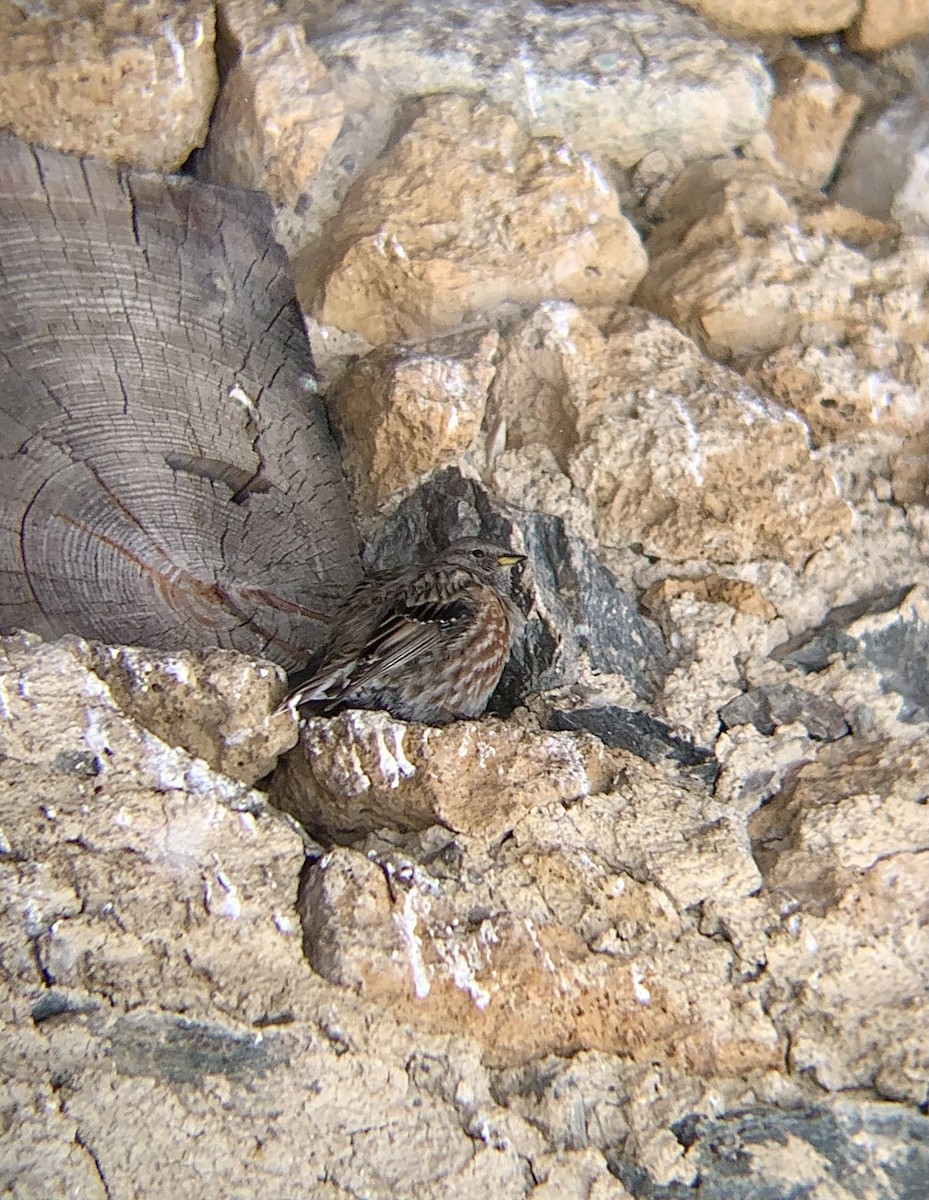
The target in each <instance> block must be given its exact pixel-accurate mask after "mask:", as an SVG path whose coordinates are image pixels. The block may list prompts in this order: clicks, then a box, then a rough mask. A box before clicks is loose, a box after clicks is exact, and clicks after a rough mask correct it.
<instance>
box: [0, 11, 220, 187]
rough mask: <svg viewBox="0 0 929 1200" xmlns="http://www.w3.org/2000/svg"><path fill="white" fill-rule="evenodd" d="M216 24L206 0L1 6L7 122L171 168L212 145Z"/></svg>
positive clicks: (140, 163)
mask: <svg viewBox="0 0 929 1200" xmlns="http://www.w3.org/2000/svg"><path fill="white" fill-rule="evenodd" d="M214 25H215V11H214V7H213V5H212V4H208V3H205V2H204V0H183V2H181V3H177V4H172V5H170V6H168V7H167V8H165V7H163V6H159V5H157V4H148V3H143V4H135V3H132V0H117V3H110V4H106V5H103V6H102V7H100V6H94V5H87V6H85V5H83V4H81V3H77V4H73V5H71V4H69V5H66V6H64V7H62V6H60V5H49V6H45V5H30V6H27V8H26V9H25V10H24V9H22V8H21V6H19V5H15V4H4V5H3V6H2V8H0V40H2V42H3V45H4V47H5V49H4V60H5V62H4V69H3V72H2V75H0V128H8V129H11V130H12V131H13V132H14V133H15V134H16V135H17V137H20V138H22V139H23V140H24V141H28V142H38V143H39V144H40V145H42V146H46V147H48V149H50V150H67V151H74V152H76V153H80V154H86V155H96V156H98V157H100V158H105V159H108V160H109V161H110V162H113V163H117V164H125V165H128V166H133V167H138V168H140V169H141V170H148V171H174V170H176V169H177V168H178V167H180V166H181V165H182V163H183V162H184V161H185V160H186V159H187V158H189V157H190V154H191V151H193V150H195V149H196V148H197V147H198V146H202V145H203V143H204V142H205V141H206V135H207V128H208V125H209V120H210V111H211V109H212V107H213V101H214V100H215V98H216V87H217V77H216V63H215V59H214V50H213V37H214Z"/></svg>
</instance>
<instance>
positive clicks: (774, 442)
mask: <svg viewBox="0 0 929 1200" xmlns="http://www.w3.org/2000/svg"><path fill="white" fill-rule="evenodd" d="M489 410H490V413H491V415H492V417H493V418H494V419H497V420H499V421H500V422H503V423H505V427H506V431H507V432H506V436H507V446H508V447H509V448H510V449H512V451H513V452H514V456H515V459H516V464H518V463H519V459H520V451H522V450H524V449H525V448H527V447H529V446H532V445H544V446H546V447H547V448H548V449H549V450H550V451H551V452H552V453H553V454H554V456H555V458H556V459H557V460H559V463H560V465H561V469H562V470H563V471H564V472H565V474H567V475H568V477H569V478H570V479H571V481H572V483H573V484H574V486H575V487H576V488H577V489H578V491H579V492H580V493H581V494H582V495H583V496H584V497H585V498H586V500H587V503H588V504H589V506H590V511H591V514H592V518H593V523H594V528H595V529H596V533H597V536H598V538H599V540H600V541H601V542H605V543H610V544H616V543H623V542H640V543H641V544H642V546H643V547H644V549H645V551H646V553H649V554H656V555H659V556H661V557H663V558H671V559H686V558H690V557H697V556H701V557H707V558H710V559H713V560H716V561H721V562H739V561H742V560H746V559H752V558H757V557H761V556H770V557H775V558H785V559H787V560H788V561H793V562H796V561H799V560H800V559H801V558H803V557H805V556H806V555H808V554H809V553H810V552H811V550H813V549H814V548H815V547H816V546H818V545H821V544H822V542H823V540H824V539H825V538H828V537H829V536H831V535H832V534H834V533H838V532H840V531H841V530H843V529H847V528H848V527H849V524H850V520H851V513H850V510H849V508H848V506H847V504H846V503H845V502H844V501H843V500H842V499H841V498H840V497H839V496H838V495H837V494H836V486H835V483H834V480H833V478H832V476H831V474H830V471H829V469H828V467H827V466H826V465H825V464H824V463H823V462H821V461H819V460H818V459H817V458H816V456H815V455H812V454H811V452H810V448H809V444H808V441H807V435H806V430H805V428H804V426H803V424H802V423H801V422H799V421H798V420H797V418H796V416H795V415H794V414H792V413H789V412H784V411H783V410H781V409H779V408H778V407H776V406H771V405H769V404H768V403H766V402H765V401H764V400H763V399H762V397H761V396H760V395H759V394H758V393H755V392H753V391H752V390H751V389H749V388H747V387H746V385H745V382H744V380H743V379H741V378H740V377H739V376H738V375H735V374H734V373H731V372H728V371H726V370H724V369H722V368H720V367H718V366H717V365H716V364H714V363H711V362H710V361H708V360H707V359H706V358H704V356H703V355H702V354H701V353H700V351H699V350H698V349H697V347H696V346H695V345H694V344H693V343H692V342H690V341H689V339H688V338H686V337H685V336H684V335H682V334H681V333H679V332H678V331H677V330H675V329H673V328H672V327H671V326H669V325H667V324H665V323H664V322H662V321H658V320H655V319H654V318H650V317H648V316H647V315H646V314H644V313H641V312H637V311H635V310H629V311H627V312H623V313H621V314H617V316H616V318H615V319H614V320H613V321H612V322H611V324H610V325H609V327H608V329H607V332H606V334H603V333H601V332H600V330H599V329H597V327H596V326H594V325H593V324H592V323H591V322H590V321H589V320H588V319H586V318H585V317H584V315H583V314H581V313H580V312H578V311H577V310H576V309H571V308H568V307H564V306H561V307H558V306H547V307H545V308H542V309H540V310H539V311H538V312H537V313H536V314H535V315H534V316H533V317H532V318H530V319H529V321H527V322H526V323H525V324H524V325H523V326H521V327H520V328H519V329H517V330H516V331H515V332H514V333H513V334H512V335H511V336H510V338H509V339H508V340H507V342H506V345H505V350H504V353H503V356H502V361H501V364H500V368H499V370H498V374H497V378H496V380H495V384H494V389H493V393H492V396H491V400H490V403H489ZM510 461H511V460H503V459H501V461H500V462H499V464H498V466H497V467H496V469H495V473H494V481H495V483H496V485H497V486H498V487H499V488H500V489H501V491H502V492H503V493H504V494H507V492H508V490H509V489H508V483H507V472H508V468H509V467H510ZM516 464H514V465H516ZM788 495H789V496H790V500H789V501H788V499H787V497H788ZM798 509H799V510H802V511H803V514H804V519H803V521H802V522H799V523H798V522H797V521H796V518H795V516H794V512H795V511H797V510H798Z"/></svg>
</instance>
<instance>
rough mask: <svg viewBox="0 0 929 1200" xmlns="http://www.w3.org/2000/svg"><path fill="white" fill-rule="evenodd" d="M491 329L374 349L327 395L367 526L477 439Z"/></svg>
mask: <svg viewBox="0 0 929 1200" xmlns="http://www.w3.org/2000/svg"><path fill="white" fill-rule="evenodd" d="M498 342H499V337H498V335H497V333H496V332H495V331H494V330H492V329H483V328H479V329H475V330H473V331H469V332H466V333H454V334H449V335H447V336H446V337H442V338H434V339H433V340H431V341H427V342H416V343H406V344H401V345H398V346H389V347H384V348H382V349H379V350H372V351H371V353H370V354H367V355H365V356H364V357H363V358H361V359H359V360H358V362H356V363H354V364H353V365H352V366H350V367H349V368H348V369H347V370H346V371H345V372H343V374H342V375H341V376H340V378H339V379H338V381H337V382H336V384H335V385H334V386H333V387H332V388H331V389H330V390H329V392H328V395H327V397H326V399H327V403H328V407H329V413H330V416H331V419H332V423H333V425H334V426H335V432H336V435H337V437H338V439H339V443H340V445H341V446H342V447H343V456H342V458H343V463H344V465H345V470H346V472H347V474H348V476H349V478H350V481H351V487H350V491H351V497H352V504H353V506H354V507H355V510H356V512H357V513H358V515H359V520H360V521H361V522H362V527H364V521H365V518H367V519H368V523H370V518H372V517H374V516H375V515H376V514H377V513H378V511H379V510H383V509H384V508H385V507H388V506H389V502H390V501H391V500H392V499H393V500H394V501H396V498H397V496H398V495H400V496H402V495H405V494H406V493H408V492H410V491H412V490H413V488H414V487H415V486H416V485H417V484H418V483H420V482H422V481H423V480H424V479H426V478H427V477H428V476H429V475H431V474H432V473H433V472H434V471H437V470H439V469H441V468H442V467H447V466H450V465H451V464H452V463H454V462H457V460H458V458H459V456H461V455H462V454H464V452H465V451H466V450H467V449H468V448H469V447H470V445H471V443H472V441H473V440H474V439H475V438H476V437H477V435H478V433H479V431H480V428H481V424H482V423H483V420H484V409H485V406H486V403H487V392H488V389H489V388H490V383H491V380H492V379H493V377H494V370H495V368H494V362H493V359H494V354H495V352H496V349H497V345H498Z"/></svg>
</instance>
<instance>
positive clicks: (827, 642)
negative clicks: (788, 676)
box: [771, 586, 929, 721]
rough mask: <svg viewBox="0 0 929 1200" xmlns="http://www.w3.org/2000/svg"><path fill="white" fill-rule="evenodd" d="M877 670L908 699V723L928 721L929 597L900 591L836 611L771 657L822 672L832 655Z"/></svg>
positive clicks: (904, 712) (920, 591)
mask: <svg viewBox="0 0 929 1200" xmlns="http://www.w3.org/2000/svg"><path fill="white" fill-rule="evenodd" d="M836 655H841V656H842V657H843V658H844V660H845V661H846V663H847V664H848V665H849V666H862V665H867V666H871V667H873V668H874V669H875V670H876V671H877V672H878V674H879V675H880V677H881V681H882V685H883V688H884V691H885V692H896V693H897V694H898V695H899V696H900V697H901V698H902V700H903V706H902V709H901V712H900V717H901V719H902V720H905V721H925V720H927V719H929V596H927V593H926V589H925V588H923V587H920V586H917V587H913V588H900V589H896V590H895V591H892V592H886V593H884V594H883V595H880V596H876V597H875V596H872V597H870V598H868V599H866V600H862V601H858V602H857V603H855V604H844V605H842V606H841V607H840V608H834V609H833V610H832V612H831V613H829V615H828V616H827V617H826V620H825V621H824V622H823V623H822V624H821V625H819V626H818V627H817V628H816V629H810V630H804V631H803V632H802V633H799V634H797V635H796V636H795V637H792V638H790V639H789V641H786V642H783V643H782V644H781V645H780V646H777V647H775V649H774V650H773V651H772V652H771V657H772V658H773V659H775V660H776V661H777V662H781V663H783V664H784V666H785V667H790V668H793V669H795V670H799V671H803V672H804V673H805V674H808V673H810V672H816V671H823V670H825V669H826V667H827V666H828V665H829V662H830V659H832V658H833V656H836Z"/></svg>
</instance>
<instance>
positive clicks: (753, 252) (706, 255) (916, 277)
mask: <svg viewBox="0 0 929 1200" xmlns="http://www.w3.org/2000/svg"><path fill="white" fill-rule="evenodd" d="M663 212H664V220H663V221H662V222H661V224H660V225H659V226H658V228H657V229H656V230H655V232H654V233H653V234H652V236H651V237H650V238H649V240H648V244H647V245H648V252H649V260H650V261H649V271H648V274H647V276H646V278H645V280H644V281H643V283H642V285H641V287H640V288H639V291H638V293H637V299H638V300H639V301H640V302H642V303H644V304H645V305H646V306H647V307H649V308H652V309H653V310H654V311H656V312H658V313H660V314H661V315H662V316H665V317H667V318H668V319H669V320H671V321H673V322H674V323H675V324H676V325H678V326H679V327H680V328H682V329H686V330H687V331H688V332H691V333H692V335H693V336H694V337H695V338H696V339H697V340H698V341H700V342H701V344H702V345H703V346H705V347H706V349H707V351H708V352H709V353H710V354H712V355H713V356H714V357H718V358H721V359H724V360H727V361H734V362H736V363H740V364H744V363H745V362H746V361H748V360H751V359H752V358H753V357H755V356H758V355H763V354H766V353H770V352H771V351H773V350H776V349H778V348H781V347H783V346H785V345H786V344H792V345H799V346H804V347H806V346H818V347H827V348H828V347H831V346H834V345H836V344H837V343H841V342H843V341H845V342H847V343H848V344H850V345H851V347H852V348H853V349H854V351H855V353H856V356H857V357H859V358H860V359H861V361H862V362H863V363H865V364H867V365H868V366H869V367H870V368H871V369H872V370H880V369H882V368H883V369H887V368H890V367H891V366H894V365H895V363H896V362H897V361H898V360H899V361H900V362H901V365H902V369H903V370H904V371H905V370H906V369H907V367H908V366H909V364H910V363H911V362H912V360H913V359H914V357H918V349H919V347H921V346H922V344H923V343H924V342H925V336H924V325H925V320H926V316H925V306H924V305H923V304H922V303H921V302H920V298H921V296H922V293H923V291H924V289H925V287H926V280H927V277H929V248H927V244H926V242H925V241H922V240H909V239H906V238H901V236H900V232H899V230H898V229H897V228H896V227H895V226H893V225H882V224H881V223H879V222H877V221H874V220H869V219H868V218H866V217H863V216H861V215H860V214H857V213H855V212H854V211H852V210H851V209H847V208H843V207H841V206H839V205H836V204H834V203H831V202H830V201H828V200H826V199H825V198H824V197H823V196H822V195H821V194H820V193H818V192H813V191H807V190H805V189H802V188H799V187H796V186H791V185H790V183H788V182H787V181H785V180H778V179H776V178H773V177H772V176H771V175H770V174H769V173H768V172H766V171H765V170H764V169H763V168H761V167H759V166H758V165H757V164H753V163H744V162H742V163H740V162H738V161H735V160H722V159H721V160H718V161H717V162H715V163H706V164H701V165H700V166H694V167H692V168H689V169H688V170H686V171H685V172H684V173H683V175H682V176H681V177H680V178H679V179H678V180H677V181H676V182H675V184H674V186H673V187H672V188H671V190H670V191H669V192H668V193H667V195H666V197H665V201H664V206H663ZM737 231H743V232H744V233H746V234H747V235H748V236H747V237H744V238H743V239H741V240H740V254H739V257H738V259H737V260H735V261H733V259H732V256H731V252H730V248H729V245H728V241H729V239H731V237H732V236H733V234H735V233H736V232H737ZM878 297H880V299H881V300H882V301H883V302H884V303H883V306H879V305H878V304H877V299H878ZM897 370H898V372H899V370H900V368H897Z"/></svg>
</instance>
